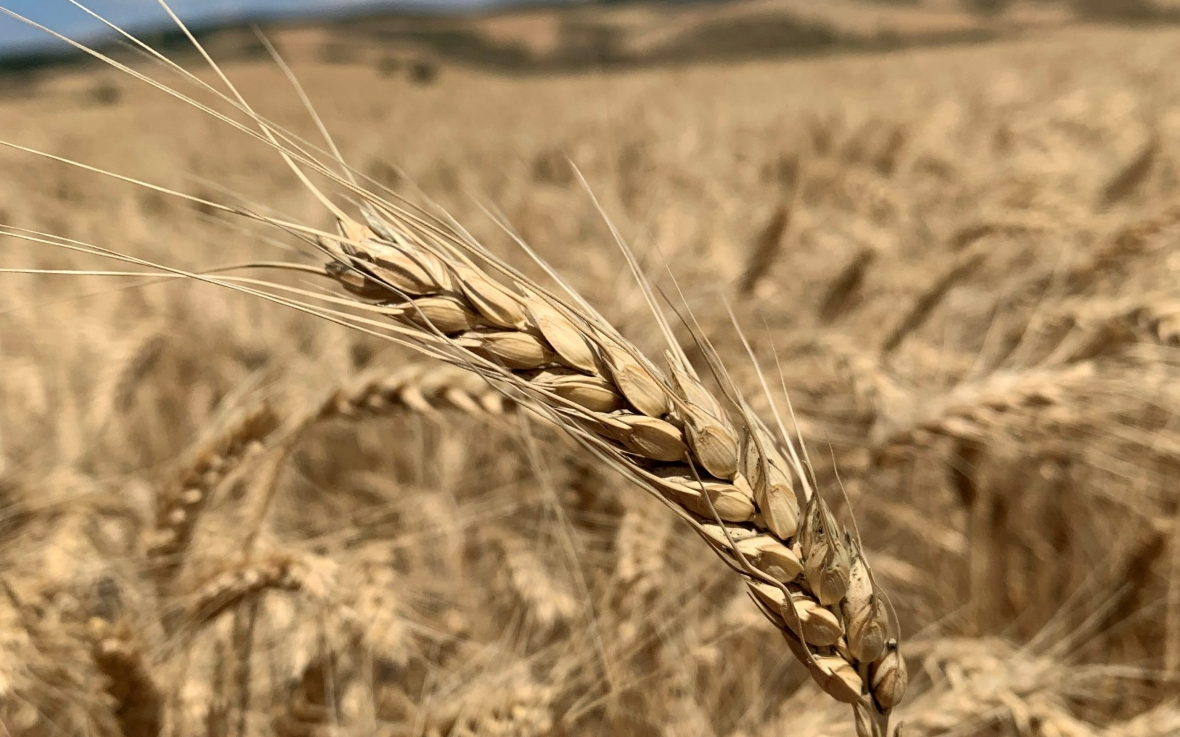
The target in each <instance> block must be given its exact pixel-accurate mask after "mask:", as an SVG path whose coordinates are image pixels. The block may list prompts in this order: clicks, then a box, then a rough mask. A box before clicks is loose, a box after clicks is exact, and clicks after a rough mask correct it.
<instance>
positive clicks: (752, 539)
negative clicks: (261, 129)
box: [319, 210, 906, 734]
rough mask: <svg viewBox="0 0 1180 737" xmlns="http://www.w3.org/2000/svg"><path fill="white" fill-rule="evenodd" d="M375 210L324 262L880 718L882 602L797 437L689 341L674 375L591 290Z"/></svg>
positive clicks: (825, 681) (867, 724) (835, 690)
mask: <svg viewBox="0 0 1180 737" xmlns="http://www.w3.org/2000/svg"><path fill="white" fill-rule="evenodd" d="M368 214H369V217H368V222H369V225H368V226H365V225H361V224H359V223H357V222H355V221H352V220H343V219H342V220H341V221H340V223H339V226H340V227H339V233H340V235H339V236H338V237H335V238H330V237H321V238H320V239H319V241H320V242H319V244H320V246H321V247H322V248H323V249H324V250H325V251H326V252H328V253H329V254H331V255H332V256H333V257H334V260H333V261H332V262H330V263H329V264H328V266H327V268H326V272H327V273H328V274H329V275H331V276H332V277H334V278H335V279H336V280H337V281H338V282H339V283H340V284H341V285H342V286H343V287H344V288H345V289H346V290H347V291H348V292H349V293H351V294H352V295H354V296H355V297H356V298H358V302H360V301H362V300H363V301H364V302H366V303H377V304H379V305H380V308H379V309H380V311H381V312H382V313H384V314H386V315H389V316H391V317H393V319H394V320H395V321H397V322H398V323H399V324H400V325H401V326H402V327H403V328H404V329H403V330H402V331H400V332H401V334H402V335H403V336H406V337H408V338H410V339H411V340H413V339H414V331H415V330H419V331H421V336H420V338H419V340H421V342H423V343H425V344H427V345H428V346H430V347H431V348H432V349H433V350H436V351H437V350H440V349H442V350H445V351H449V352H450V354H451V355H452V356H453V359H452V360H453V361H454V362H455V363H456V364H457V365H460V366H467V367H470V368H472V369H474V370H477V371H478V372H480V373H482V374H483V375H485V376H486V377H488V378H489V379H491V380H492V382H493V383H494V384H496V385H498V386H500V387H501V388H502V389H503V390H504V391H505V392H507V393H509V394H510V395H511V396H513V398H514V400H515V401H518V402H520V403H522V404H524V405H525V406H526V407H527V408H529V409H531V410H534V411H535V412H536V413H537V414H541V415H543V416H545V417H547V418H549V419H550V420H552V421H553V422H555V423H557V424H558V425H560V426H562V427H565V428H567V429H569V430H571V431H572V432H573V433H574V434H575V436H576V437H579V438H580V439H581V440H583V441H584V442H585V443H586V444H588V445H589V446H590V447H591V448H592V449H594V450H596V451H598V452H599V453H600V455H603V456H604V457H606V458H608V459H609V460H611V461H612V462H613V463H615V464H616V465H618V467H619V468H620V469H622V470H624V471H625V472H628V473H629V474H630V475H631V476H632V477H634V478H636V479H637V480H638V481H639V482H640V483H641V484H642V485H644V486H645V487H646V488H647V489H648V490H649V491H652V492H654V493H655V494H657V495H658V496H659V497H660V498H661V499H663V500H664V501H665V502H666V503H668V504H669V505H670V506H672V507H673V508H674V509H676V510H677V511H678V512H679V513H680V514H681V516H683V517H684V518H685V519H686V520H688V521H689V522H690V523H691V524H692V525H693V526H694V527H695V529H696V530H697V531H698V532H699V533H700V534H701V535H702V537H703V538H704V539H705V540H706V541H707V542H708V543H709V544H710V545H711V546H712V547H713V549H714V550H715V551H717V553H718V554H720V555H721V556H722V558H723V559H725V560H726V561H727V562H728V563H730V565H731V566H732V567H733V568H735V570H738V571H739V572H740V573H741V575H743V577H744V578H745V580H746V582H747V584H748V586H749V589H750V592H751V594H752V598H753V599H754V601H755V602H756V603H757V605H758V606H759V608H760V609H761V610H762V611H763V613H764V614H765V615H766V616H767V617H768V618H769V619H770V620H771V621H772V622H773V623H774V624H775V625H776V626H777V627H778V628H779V629H780V630H781V631H782V633H783V635H784V636H785V637H786V639H787V642H788V643H789V644H790V645H791V649H792V650H793V651H794V653H795V654H796V656H797V657H799V659H800V660H802V661H803V662H804V663H806V664H807V665H808V666H809V667H810V669H811V672H812V675H813V676H814V677H815V679H816V681H817V682H818V683H819V684H820V685H821V686H822V687H823V688H824V690H826V691H827V692H828V693H829V694H831V695H832V696H833V697H835V698H837V699H839V700H841V701H845V702H847V703H853V704H859V705H860V711H861V712H862V713H868V711H869V710H870V709H871V710H872V712H873V713H874V714H875V715H876V717H877V718H876V719H873V720H858V722H863V724H864V729H865V730H868V731H867V734H874V733H879V732H880V731H882V730H883V729H884V726H883V725H885V724H886V723H887V720H886V718H885V717H886V716H887V715H888V713H889V710H890V709H891V708H892V707H893V706H894V705H895V704H896V703H897V702H898V701H899V700H900V699H901V696H902V694H903V693H904V689H905V680H906V678H905V666H904V662H903V661H902V659H901V657H900V654H899V653H898V650H897V643H896V640H894V639H891V638H890V637H889V629H890V624H891V623H890V619H889V614H888V608H887V606H886V603H885V601H884V597H883V596H882V594H881V592H880V591H879V589H878V588H877V587H876V586H875V584H874V583H873V580H872V576H871V573H870V572H869V568H868V564H867V562H866V561H865V560H864V559H863V557H862V556H861V555H860V554H859V549H858V546H857V545H856V543H855V542H854V540H853V538H852V537H851V536H850V535H849V534H848V533H847V531H846V530H844V529H843V528H842V527H841V526H840V525H839V523H837V521H836V520H835V517H834V516H833V514H832V512H831V510H830V508H829V507H828V506H827V504H826V503H825V502H824V500H823V498H822V497H821V496H820V495H819V494H816V493H813V492H812V490H811V488H810V484H809V482H808V478H807V474H806V472H805V471H804V469H803V467H802V464H801V462H800V461H799V458H798V455H797V454H796V452H795V451H794V449H793V447H791V446H789V445H788V446H787V448H786V453H785V454H784V451H783V450H782V449H780V445H779V443H778V442H776V440H775V438H774V437H773V436H772V435H771V434H770V433H769V431H768V430H767V429H766V428H765V426H764V425H762V424H761V423H760V422H759V421H758V420H757V419H755V418H754V417H753V415H752V414H750V413H749V412H748V411H746V410H745V409H744V405H743V404H742V403H741V402H740V400H737V401H736V403H737V405H738V407H739V408H740V409H742V412H741V419H740V421H738V422H734V421H733V420H732V419H731V417H730V414H729V413H728V412H727V411H726V409H725V407H724V405H723V404H722V402H721V401H719V400H718V399H717V398H716V397H715V396H714V395H713V394H712V393H710V391H709V390H708V389H706V387H705V386H704V385H703V384H702V383H701V381H700V380H699V378H698V376H697V374H696V373H695V371H694V370H693V368H692V367H691V366H690V365H689V364H688V362H687V361H686V360H684V359H683V357H682V355H681V354H679V353H677V352H675V351H669V353H668V355H667V357H668V361H669V366H670V369H671V379H670V380H669V379H668V378H666V377H665V376H664V374H663V373H662V372H661V371H660V370H659V369H658V368H657V367H656V366H655V365H654V364H653V363H652V362H650V361H649V360H647V359H646V358H645V357H643V356H642V355H641V354H640V353H639V351H638V350H637V349H636V348H635V347H634V346H632V345H631V344H630V343H629V342H628V341H627V340H626V339H624V338H623V337H622V336H621V335H619V334H618V333H617V332H616V331H614V330H613V328H611V327H610V326H609V324H607V323H606V322H605V321H604V320H603V319H602V318H601V317H600V316H598V315H597V313H595V312H593V311H592V310H591V308H589V306H588V305H586V304H585V303H584V302H581V301H580V300H578V303H577V307H574V306H570V305H569V304H567V303H565V302H563V301H561V300H559V299H558V298H556V297H554V296H552V295H550V294H548V293H546V292H545V291H543V290H542V289H541V288H540V287H538V286H536V285H535V284H533V283H531V282H529V281H527V280H526V279H525V278H524V277H522V276H520V275H515V279H514V282H515V283H514V285H513V287H514V288H513V287H508V286H506V285H504V284H502V283H501V282H500V281H497V280H496V279H494V278H492V277H491V276H490V275H489V273H488V272H487V271H486V270H484V269H481V268H479V267H477V266H476V265H475V262H474V261H473V260H471V259H470V258H468V257H467V256H466V255H464V254H463V253H462V252H461V250H460V248H461V246H460V245H458V244H459V243H461V242H462V241H461V240H460V239H459V238H457V237H452V238H453V240H449V241H448V240H447V236H449V234H446V233H445V231H444V230H442V229H440V228H435V227H430V226H425V225H420V224H418V223H417V222H415V221H413V220H406V219H402V218H400V217H399V216H398V215H397V214H395V213H393V212H390V211H385V212H383V213H381V215H378V214H377V212H376V211H375V210H373V211H370V212H369V213H368ZM786 456H789V457H790V458H791V459H792V460H791V461H790V462H789V461H788V460H787V457H786ZM792 476H794V479H795V481H794V482H793V481H792ZM795 482H797V486H798V489H799V493H798V495H797V491H796V483H795Z"/></svg>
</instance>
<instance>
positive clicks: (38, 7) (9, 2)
mask: <svg viewBox="0 0 1180 737" xmlns="http://www.w3.org/2000/svg"><path fill="white" fill-rule="evenodd" d="M510 2H512V0H169V2H168V4H169V6H171V7H172V9H173V10H174V11H176V14H177V15H178V16H180V17H181V18H182V19H184V20H185V21H189V22H194V23H201V22H204V21H210V20H216V19H222V18H233V17H235V16H236V17H251V16H252V17H259V16H272V17H273V16H274V15H283V14H302V13H317V12H325V11H326V12H332V11H337V12H339V11H347V10H349V9H352V8H362V7H375V6H378V7H389V8H403V9H414V10H430V11H439V10H456V11H461V10H472V9H476V8H486V7H489V6H493V5H497V4H505V3H510ZM83 4H85V5H86V7H88V8H90V9H91V10H93V11H94V12H96V13H98V14H99V15H102V16H103V17H105V18H107V19H108V20H111V21H112V22H114V23H116V24H117V25H120V26H124V27H128V26H129V27H132V28H142V27H145V26H150V25H154V24H157V23H165V22H167V20H168V18H167V16H166V15H165V13H164V11H163V10H162V9H161V8H160V6H159V4H158V3H157V2H156V0H83ZM0 7H3V8H6V9H8V10H10V11H12V12H14V13H18V14H20V15H23V16H25V17H26V18H29V19H31V20H34V21H36V22H38V23H40V24H42V25H44V26H47V27H49V28H52V29H53V30H55V31H57V32H58V33H62V34H64V35H67V36H70V37H73V38H88V39H89V38H94V35H95V34H100V33H102V31H103V26H102V25H101V24H99V23H98V22H97V21H95V20H94V19H92V18H89V17H88V16H87V15H86V14H85V13H84V12H82V11H81V10H79V9H78V8H76V7H74V6H73V5H72V4H71V3H70V2H69V0H0ZM46 45H48V47H49V48H53V47H55V45H60V42H56V41H54V40H53V39H52V38H47V37H46V35H45V33H44V32H41V31H38V30H37V29H35V28H30V27H29V26H27V25H25V24H23V23H21V22H20V21H17V20H15V19H13V18H11V17H4V16H0V54H3V53H13V52H19V51H24V50H28V49H33V48H38V47H40V48H44V47H46Z"/></svg>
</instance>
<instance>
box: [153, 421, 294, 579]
mask: <svg viewBox="0 0 1180 737" xmlns="http://www.w3.org/2000/svg"><path fill="white" fill-rule="evenodd" d="M278 422H279V420H278V416H277V415H276V414H275V413H274V411H273V410H272V409H271V408H270V407H269V405H266V404H262V405H259V406H257V407H253V408H251V409H249V410H247V411H246V412H244V413H242V415H241V416H240V417H239V418H238V420H237V421H236V422H234V423H233V424H232V425H231V427H230V428H229V430H228V431H226V432H224V433H223V434H221V435H220V436H218V437H215V438H214V439H212V440H211V441H209V442H207V443H206V444H205V445H203V446H201V448H200V449H199V450H198V451H197V452H196V453H195V460H193V461H192V462H191V463H190V465H189V466H188V467H187V468H185V469H184V471H183V472H181V474H180V477H179V479H178V481H177V483H176V484H175V486H173V487H172V490H171V491H170V492H169V493H168V494H167V495H165V496H164V497H163V498H162V499H161V500H160V501H159V503H158V508H157V510H156V524H155V527H154V529H152V531H151V532H150V534H149V536H148V539H147V546H146V547H147V555H148V557H149V558H150V559H151V560H152V561H153V562H154V564H155V569H156V571H157V573H158V577H159V580H160V581H161V582H166V581H168V580H170V579H171V578H173V577H174V576H175V574H176V572H177V571H178V570H179V569H180V566H181V562H182V561H181V557H182V555H183V553H184V552H185V551H186V550H187V549H188V547H189V544H190V543H191V542H192V538H193V534H194V533H195V532H196V526H197V521H198V519H199V518H200V515H201V511H202V510H203V509H204V508H205V506H206V505H207V504H208V502H209V497H210V496H211V495H212V494H213V492H214V491H215V490H216V489H217V487H218V486H219V485H220V484H221V482H222V481H224V480H225V479H226V478H227V477H228V476H229V475H230V474H231V473H232V472H233V471H234V470H235V469H236V468H238V466H239V465H240V464H241V463H242V461H243V460H245V459H246V458H247V457H248V456H249V455H251V454H253V453H254V452H256V451H257V450H258V449H259V447H260V446H259V443H260V441H261V440H263V439H265V438H266V436H267V435H269V434H270V433H271V431H273V430H274V429H275V428H276V427H277V426H278Z"/></svg>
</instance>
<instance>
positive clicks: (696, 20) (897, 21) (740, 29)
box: [0, 0, 1101, 76]
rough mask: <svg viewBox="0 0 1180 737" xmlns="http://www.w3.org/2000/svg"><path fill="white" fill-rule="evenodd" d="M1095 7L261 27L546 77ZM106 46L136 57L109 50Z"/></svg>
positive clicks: (908, 1) (289, 39) (2, 68)
mask: <svg viewBox="0 0 1180 737" xmlns="http://www.w3.org/2000/svg"><path fill="white" fill-rule="evenodd" d="M1100 2H1101V0H1086V2H1085V3H1081V4H1080V5H1079V3H1072V4H1067V3H1060V2H1058V3H1053V2H1023V3H1011V2H994V1H993V2H990V3H989V2H982V1H981V0H962V2H955V0H889V1H886V0H877V1H876V2H873V1H871V0H824V1H823V2H815V1H814V0H730V1H729V2H703V1H700V0H697V1H694V0H664V1H662V2H660V1H646V2H641V1H636V0H601V1H599V2H583V3H573V4H570V3H558V4H549V5H545V4H538V5H531V6H527V7H522V8H517V9H513V10H504V11H500V12H494V13H484V14H475V15H424V14H421V13H417V14H411V13H405V12H401V13H394V12H381V13H377V12H368V13H361V14H354V15H350V16H344V17H337V18H332V19H327V20H317V21H305V22H282V23H275V22H271V23H266V24H265V30H266V33H267V35H268V37H270V38H272V39H273V40H274V41H275V42H276V43H277V44H278V45H279V46H280V48H281V49H282V51H283V53H284V55H285V56H287V57H289V58H291V59H292V60H299V59H300V58H309V57H311V58H315V59H316V60H318V61H328V62H332V63H341V64H375V65H378V66H380V67H381V68H383V69H387V70H389V71H393V70H395V69H398V68H401V67H402V66H405V65H413V64H418V65H422V64H435V65H437V64H440V63H451V64H464V65H470V66H478V67H484V68H489V69H494V70H499V71H501V72H506V73H539V72H555V71H578V70H584V69H594V68H601V67H611V68H618V67H627V66H647V65H656V64H681V63H689V62H700V61H721V60H733V59H743V58H757V57H768V56H783V55H805V54H816V53H830V52H836V51H856V50H882V49H893V48H901V47H905V46H912V45H923V44H945V43H968V42H981V41H986V40H989V39H993V38H997V37H1000V36H1005V35H1011V34H1014V33H1022V32H1027V31H1029V30H1031V29H1035V28H1037V27H1043V26H1046V25H1061V24H1065V23H1070V22H1074V21H1076V20H1077V19H1078V8H1079V7H1084V6H1086V4H1087V3H1088V4H1089V5H1095V7H1097V6H1098V5H1099V4H1100ZM980 9H984V10H988V11H989V12H979V11H980ZM194 30H195V31H196V33H197V36H198V37H199V38H200V39H201V40H202V42H203V43H206V44H208V45H209V47H210V48H211V50H213V51H214V52H215V53H216V54H217V56H218V58H220V59H223V60H234V59H240V58H248V57H254V56H258V55H262V54H265V49H264V48H263V46H262V44H261V43H260V42H259V41H258V39H257V38H256V37H255V35H254V34H253V32H252V31H251V30H250V29H248V28H244V27H242V26H241V25H240V24H238V25H232V26H206V27H202V28H196V29H194ZM141 37H143V38H144V39H145V40H147V41H149V42H150V43H152V45H153V46H155V47H156V48H159V49H161V50H164V51H167V52H169V53H170V54H172V55H174V56H175V55H179V56H181V57H183V56H184V55H186V54H189V53H191V49H190V48H189V46H188V43H187V41H186V39H185V38H184V37H183V36H182V34H180V33H179V32H176V31H158V32H149V33H144V34H141ZM103 50H104V52H108V53H111V54H113V55H116V56H119V57H128V56H129V55H131V52H129V51H127V50H125V49H123V48H122V47H120V46H119V45H117V44H114V43H110V44H106V45H104V46H103ZM86 63H90V62H88V60H87V59H86V58H85V57H83V56H82V55H80V54H77V53H73V52H71V51H69V50H66V51H63V52H57V53H37V54H23V55H16V56H8V57H0V73H7V74H8V75H18V76H20V75H30V74H35V73H36V72H37V71H39V70H42V69H46V68H51V67H59V66H63V65H76V64H86Z"/></svg>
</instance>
